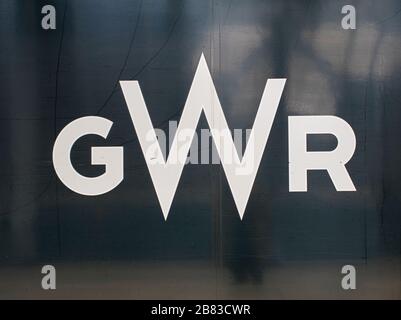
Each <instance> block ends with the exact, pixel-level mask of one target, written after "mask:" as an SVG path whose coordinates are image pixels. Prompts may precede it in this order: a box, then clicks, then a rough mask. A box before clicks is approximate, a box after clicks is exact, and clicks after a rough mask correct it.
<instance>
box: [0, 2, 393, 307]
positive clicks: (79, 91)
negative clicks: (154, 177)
mask: <svg viewBox="0 0 401 320" xmlns="http://www.w3.org/2000/svg"><path fill="white" fill-rule="evenodd" d="M51 2H52V4H53V5H55V7H56V9H57V29H56V30H47V31H45V30H43V29H42V28H41V26H40V20H41V18H42V15H41V8H42V6H43V5H45V4H47V2H46V1H36V0H35V1H22V0H2V1H1V3H0V35H1V36H0V39H1V42H0V123H1V125H0V147H1V152H0V175H1V182H0V188H1V189H0V190H1V192H0V297H1V298H57V297H58V298H211V299H214V298H256V299H264V298H278V299H280V298H343V299H348V298H393V299H400V298H401V205H400V201H401V190H400V189H401V188H400V185H399V180H400V179H401V169H400V163H401V152H400V148H399V145H400V142H399V139H400V136H401V125H400V122H401V108H400V103H401V73H400V70H401V69H400V67H401V55H400V52H401V13H400V11H401V4H400V2H399V1H398V0H394V1H393V0H383V1H371V0H366V1H278V0H271V1H257V0H251V1H237V0H231V1H230V0H221V1H217V0H214V1H212V0H210V1H209V0H207V1H206V0H205V1H199V0H186V1H178V0H177V1H174V0H151V1H128V0H116V1H106V0H99V1H94V0H79V1H78V0H68V1H61V0H60V1H51ZM345 4H353V5H354V6H355V7H356V9H357V28H356V30H343V29H342V27H341V19H342V17H343V15H342V14H341V7H342V6H343V5H345ZM202 52H203V53H204V54H205V57H206V60H207V63H208V65H209V68H210V71H211V74H212V77H213V80H214V83H215V86H216V89H217V92H218V94H219V97H220V101H221V104H222V107H223V109H224V112H225V114H226V118H227V121H228V124H229V126H230V127H232V128H242V129H246V128H251V127H252V124H253V121H254V118H255V114H256V111H257V107H258V105H259V101H260V97H261V94H262V91H263V88H264V85H265V83H266V79H267V78H287V84H286V87H285V90H284V94H283V96H282V99H281V103H280V105H279V108H278V112H277V115H276V118H275V121H274V124H273V128H272V131H271V134H270V137H269V140H268V147H267V149H266V150H265V153H264V156H263V158H262V162H261V166H260V168H259V172H258V175H257V177H256V181H255V184H254V186H253V191H252V193H251V196H250V199H249V202H248V206H247V209H246V212H245V215H244V219H243V221H241V220H240V219H239V216H238V213H237V211H236V208H235V205H234V201H233V198H232V195H231V192H230V190H229V188H228V184H227V181H226V178H225V175H224V173H223V171H222V168H221V166H220V165H187V166H185V168H184V172H183V175H182V177H181V180H180V183H179V186H178V190H177V193H176V195H175V198H174V201H173V204H172V207H171V211H170V214H169V218H168V220H167V221H164V219H163V216H162V212H161V210H160V207H159V204H158V200H157V197H156V194H155V191H154V188H153V185H152V182H151V180H150V176H149V172H148V170H147V167H146V164H145V161H144V159H143V155H142V152H141V150H140V146H139V143H138V140H137V138H136V134H135V131H134V128H133V125H132V122H131V119H130V117H129V113H128V109H127V106H126V103H125V100H124V98H123V95H122V92H121V89H120V86H119V85H118V81H119V80H129V79H133V80H139V82H140V85H141V88H142V92H143V94H144V98H145V100H146V103H147V106H148V109H149V113H150V116H151V118H152V121H153V123H154V125H155V126H156V127H159V128H162V129H167V128H168V121H169V120H177V121H178V120H179V118H180V113H181V110H182V107H183V105H184V102H185V99H186V97H187V94H188V90H189V87H190V85H191V81H192V78H193V76H194V73H195V68H196V66H197V63H198V61H199V57H200V55H201V53H202ZM319 114H322V115H337V116H339V117H341V118H343V119H345V120H346V121H347V122H348V123H350V125H351V126H352V127H353V129H354V131H355V134H356V138H357V148H356V152H355V154H354V157H353V159H352V160H351V161H350V163H349V164H348V165H347V169H348V170H349V172H350V175H351V177H352V179H353V181H354V183H355V186H356V188H357V192H336V191H335V189H334V186H333V184H332V182H331V180H330V178H329V176H328V175H327V173H326V172H323V171H322V172H311V173H309V191H308V192H307V193H289V192H288V122H287V119H288V116H292V115H319ZM86 115H99V116H103V117H106V118H108V119H110V120H112V121H113V122H114V125H113V128H112V130H111V132H110V135H109V137H108V139H107V141H103V140H102V139H101V138H98V137H93V136H91V137H86V138H83V139H81V140H80V141H79V142H78V143H77V145H76V146H74V149H73V153H72V160H73V163H74V165H75V167H76V168H77V170H78V171H79V172H81V173H82V174H86V175H92V176H95V175H97V174H99V173H101V172H102V168H98V167H94V166H91V165H90V147H91V146H93V145H98V146H102V145H123V146H124V147H125V159H124V160H125V169H124V174H125V178H124V181H123V182H122V183H121V184H120V185H119V186H118V187H117V188H116V189H115V190H113V191H111V192H109V193H107V194H105V195H103V196H97V197H84V196H81V195H78V194H75V193H73V192H71V191H70V190H69V189H68V188H66V187H65V186H64V185H63V184H62V183H60V181H59V180H58V178H57V176H56V174H55V172H54V169H53V165H52V158H51V153H52V148H53V144H54V140H55V138H56V136H57V134H58V133H59V131H60V130H61V129H62V128H63V127H64V126H65V125H67V124H68V123H69V122H71V121H72V120H74V119H76V118H78V117H82V116H86ZM206 126H207V124H206V121H205V117H204V116H202V120H201V123H200V125H199V129H200V128H206ZM308 142H309V143H310V147H311V148H312V149H317V150H318V149H322V150H327V149H330V148H333V147H335V141H333V139H330V138H328V137H323V138H322V137H320V138H316V139H310V141H308ZM44 264H53V265H54V266H55V267H56V269H57V290H55V291H52V292H46V291H43V290H42V289H41V287H40V280H41V277H42V275H41V273H40V269H41V266H42V265H44ZM345 264H352V265H354V266H355V267H356V269H357V290H354V291H352V292H350V291H343V290H342V289H341V285H340V283H341V278H342V275H341V267H342V266H343V265H345Z"/></svg>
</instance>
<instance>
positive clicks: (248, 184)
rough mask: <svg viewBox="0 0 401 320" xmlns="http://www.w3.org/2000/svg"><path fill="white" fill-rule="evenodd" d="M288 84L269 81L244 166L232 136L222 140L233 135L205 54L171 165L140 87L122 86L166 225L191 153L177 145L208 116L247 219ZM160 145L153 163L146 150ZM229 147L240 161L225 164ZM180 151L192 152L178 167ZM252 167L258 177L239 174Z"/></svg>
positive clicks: (182, 144) (183, 154)
mask: <svg viewBox="0 0 401 320" xmlns="http://www.w3.org/2000/svg"><path fill="white" fill-rule="evenodd" d="M285 81H286V79H268V80H267V83H266V86H265V90H264V92H263V95H262V99H261V102H260V105H259V109H258V111H257V114H256V118H255V122H254V124H253V128H252V131H251V133H250V135H249V139H248V144H247V146H246V149H245V152H244V155H243V157H242V160H241V161H240V160H239V157H238V154H237V152H236V149H235V147H234V143H233V140H232V137H231V135H230V137H229V139H220V138H221V137H220V136H219V135H218V133H216V132H223V131H225V130H229V127H228V125H227V121H226V118H225V116H224V113H223V110H222V108H221V105H220V101H219V98H218V96H217V92H216V89H215V87H214V84H213V80H212V77H211V75H210V72H209V68H208V66H207V63H206V60H205V57H204V56H203V54H202V56H201V58H200V60H199V64H198V67H197V69H196V73H195V76H194V79H193V82H192V86H191V89H190V90H189V94H188V97H187V100H186V102H185V106H184V109H183V111H182V115H181V119H180V123H179V125H178V128H177V131H176V133H175V137H174V140H173V142H172V145H171V150H170V152H169V155H168V157H167V161H165V159H164V156H163V153H162V150H161V149H160V146H159V144H158V141H157V136H156V132H155V130H154V128H153V125H152V121H151V119H150V116H149V113H148V110H147V108H146V104H145V101H144V99H143V96H142V92H141V89H140V87H139V83H138V81H120V84H121V88H122V91H123V94H124V97H125V100H126V102H127V106H128V110H129V113H130V115H131V119H132V122H133V124H134V127H135V130H136V133H137V135H138V140H139V143H140V145H141V149H142V152H143V154H144V156H145V161H146V164H147V166H148V169H149V172H150V176H151V178H152V181H153V185H154V187H155V190H156V194H157V197H158V199H159V202H160V206H161V209H162V211H163V215H164V218H165V219H167V216H168V213H169V210H170V207H171V203H172V202H173V198H174V195H175V192H176V190H177V186H178V182H179V180H180V177H181V173H182V169H183V167H184V164H185V159H186V157H187V155H188V151H189V148H190V143H189V144H188V140H186V141H179V140H180V139H177V137H178V134H179V132H180V131H181V130H183V129H193V132H195V130H196V127H197V124H198V121H199V118H200V115H201V112H202V110H203V111H204V112H205V116H206V119H207V122H208V124H209V127H210V129H211V130H210V131H211V133H212V138H213V140H214V142H215V145H216V149H217V152H218V154H219V157H220V159H221V163H222V165H223V168H224V172H225V174H226V177H227V181H228V184H229V186H230V189H231V192H232V195H233V198H234V201H235V204H236V207H237V210H238V212H239V215H240V218H241V219H242V217H243V215H244V212H245V208H246V204H247V202H248V199H249V195H250V193H251V189H252V186H253V183H254V181H255V177H256V173H257V171H258V168H259V164H260V160H261V159H262V155H263V151H264V149H265V146H266V143H267V139H268V137H269V134H270V129H271V127H272V124H273V120H274V117H275V115H276V111H277V107H278V105H279V102H280V98H281V95H282V93H283V90H284V85H285ZM149 136H150V139H149ZM192 139H193V134H192V136H191V137H190V139H189V140H190V141H192ZM220 140H224V141H220ZM155 142H156V145H157V146H158V148H157V150H156V155H153V156H152V157H150V155H149V153H147V152H146V150H148V148H149V147H150V146H152V145H153V146H154V145H155ZM226 143H227V144H231V145H229V146H227V147H228V148H232V150H233V151H234V152H233V153H234V161H225V157H226V154H225V152H223V151H224V150H225V144H226ZM185 145H186V146H185ZM250 146H253V148H250ZM180 147H184V148H185V147H186V148H187V149H188V151H187V152H179V153H178V161H177V159H176V155H174V159H172V158H173V157H172V150H179V148H180ZM249 161H253V170H252V172H251V173H250V174H246V175H244V174H238V169H240V168H241V166H243V164H244V163H249Z"/></svg>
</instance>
